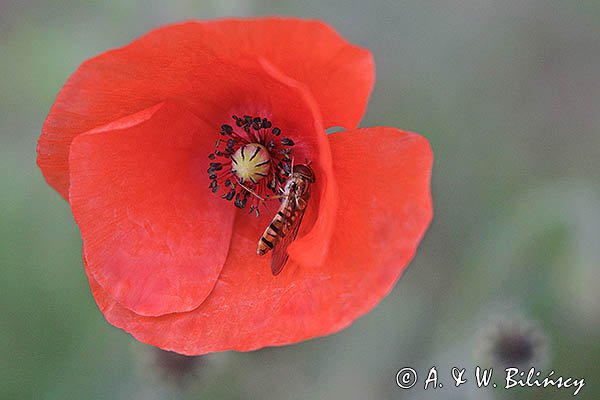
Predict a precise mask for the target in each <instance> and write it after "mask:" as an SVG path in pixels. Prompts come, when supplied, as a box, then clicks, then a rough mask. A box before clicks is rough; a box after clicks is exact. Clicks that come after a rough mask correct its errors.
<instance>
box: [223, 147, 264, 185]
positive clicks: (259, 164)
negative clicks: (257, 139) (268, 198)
mask: <svg viewBox="0 0 600 400" xmlns="http://www.w3.org/2000/svg"><path fill="white" fill-rule="evenodd" d="M231 162H232V164H233V165H232V166H231V172H233V174H234V175H235V176H237V177H238V178H239V181H240V183H244V182H247V181H250V182H252V183H253V184H255V185H256V184H257V183H258V181H259V180H261V179H262V178H266V177H267V176H269V170H270V169H271V155H270V154H269V151H268V150H267V149H266V148H265V146H263V145H261V144H258V143H250V144H245V145H243V146H241V147H240V148H239V149H237V151H236V152H235V153H234V154H233V155H232V156H231Z"/></svg>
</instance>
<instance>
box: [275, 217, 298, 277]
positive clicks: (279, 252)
mask: <svg viewBox="0 0 600 400" xmlns="http://www.w3.org/2000/svg"><path fill="white" fill-rule="evenodd" d="M296 212H298V213H299V214H300V215H298V217H296V219H295V220H294V222H293V225H292V226H291V227H290V229H289V231H288V233H287V235H285V236H284V237H283V238H282V239H281V241H279V243H277V245H275V248H274V249H273V253H271V272H272V273H273V275H278V274H279V273H280V272H281V270H282V269H283V267H284V266H285V263H286V262H287V260H288V258H289V255H288V253H287V248H288V247H289V245H290V244H291V243H292V242H293V241H294V239H296V235H298V230H299V229H300V224H301V223H302V217H304V210H298V211H296Z"/></svg>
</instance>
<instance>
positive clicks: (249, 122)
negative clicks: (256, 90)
mask: <svg viewBox="0 0 600 400" xmlns="http://www.w3.org/2000/svg"><path fill="white" fill-rule="evenodd" d="M232 118H233V120H234V122H235V124H234V126H232V125H229V124H223V125H221V129H220V136H221V138H219V139H217V141H216V143H215V151H214V152H213V153H210V154H209V155H208V158H209V160H210V163H209V167H208V170H207V172H208V176H209V179H210V181H211V182H210V185H209V187H208V188H209V189H210V190H211V191H212V192H213V193H217V192H219V190H220V189H221V190H222V191H223V192H224V193H223V194H221V198H223V199H225V200H227V201H232V200H233V203H234V205H235V206H236V207H238V208H244V207H245V206H246V203H247V202H248V199H249V198H252V199H254V200H251V203H252V204H251V206H250V212H251V213H252V212H254V213H255V214H256V215H258V214H259V210H258V206H259V199H258V198H257V197H256V196H251V192H250V191H249V190H247V189H250V190H251V191H252V192H254V193H256V194H258V195H259V196H261V197H263V198H264V197H268V194H267V193H268V192H271V193H272V194H277V192H278V190H279V188H281V187H282V185H283V184H284V183H285V181H286V179H287V177H288V176H289V175H290V173H291V164H292V148H293V146H294V144H295V143H294V141H293V140H292V139H290V138H287V137H283V138H282V137H281V133H282V132H281V129H279V128H278V127H273V124H272V123H271V121H269V120H268V119H267V118H264V117H254V116H251V115H244V116H242V117H238V116H237V115H234V116H233V117H232ZM249 144H259V145H261V146H263V147H264V149H266V151H267V152H268V156H269V158H270V161H269V162H270V164H271V168H270V171H269V174H268V176H267V177H265V178H264V179H261V180H260V181H257V182H256V183H254V182H249V181H248V182H242V181H241V180H240V179H239V177H238V176H237V175H236V173H234V172H232V156H233V155H234V154H235V153H236V151H238V149H240V148H241V147H242V146H246V145H249Z"/></svg>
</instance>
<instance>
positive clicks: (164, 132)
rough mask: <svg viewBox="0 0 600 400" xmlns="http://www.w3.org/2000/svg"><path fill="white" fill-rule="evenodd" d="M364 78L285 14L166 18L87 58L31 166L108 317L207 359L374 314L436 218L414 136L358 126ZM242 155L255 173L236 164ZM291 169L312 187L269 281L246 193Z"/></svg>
mask: <svg viewBox="0 0 600 400" xmlns="http://www.w3.org/2000/svg"><path fill="white" fill-rule="evenodd" d="M373 81H374V65H373V60H372V57H371V54H370V53H369V51H367V50H365V49H362V48H360V47H357V46H354V45H352V44H350V43H348V42H346V41H345V40H344V39H343V38H342V37H340V36H339V35H338V34H337V33H336V32H335V31H334V30H333V29H331V28H330V27H329V26H327V25H325V24H323V23H321V22H318V21H302V20H297V19H291V18H266V19H252V20H220V21H214V22H188V23H183V24H178V25H172V26H167V27H163V28H160V29H157V30H155V31H152V32H150V33H148V34H147V35H145V36H143V37H141V38H140V39H138V40H135V41H134V42H133V43H131V44H129V45H127V46H125V47H123V48H120V49H116V50H112V51H108V52H106V53H104V54H101V55H99V56H97V57H95V58H92V59H91V60H88V61H86V62H85V63H83V64H82V65H81V66H80V67H79V69H78V70H77V71H76V72H75V73H74V74H73V75H72V76H71V77H70V78H69V80H68V81H67V83H66V84H65V86H64V87H63V89H62V90H61V92H60V93H59V95H58V97H57V99H56V102H55V103H54V105H53V107H52V109H51V110H50V114H49V116H48V118H47V120H46V122H45V124H44V127H43V130H42V134H41V137H40V140H39V143H38V164H39V166H40V168H41V170H42V172H43V174H44V176H45V178H46V180H47V181H48V183H49V184H50V185H51V186H52V187H54V188H55V189H56V190H57V191H58V192H59V193H60V194H61V195H62V196H63V197H64V198H65V199H66V200H68V201H69V203H70V206H71V209H72V212H73V215H74V217H75V220H76V222H77V224H78V225H79V228H80V231H81V236H82V238H83V258H84V262H85V268H86V272H87V275H88V278H89V282H90V285H91V288H92V293H93V295H94V298H95V299H96V302H97V303H98V306H99V307H100V309H101V310H102V312H103V313H104V315H105V316H106V319H107V320H108V321H109V322H110V323H111V324H113V325H115V326H117V327H120V328H122V329H124V330H126V331H127V332H129V333H131V334H132V335H134V336H135V337H136V338H138V339H139V340H141V341H142V342H145V343H149V344H152V345H155V346H158V347H161V348H163V349H167V350H173V351H176V352H179V353H184V354H203V353H207V352H211V351H221V350H252V349H257V348H260V347H264V346H273V345H283V344H288V343H294V342H298V341H301V340H305V339H309V338H312V337H315V336H320V335H326V334H329V333H332V332H335V331H338V330H340V329H342V328H344V327H346V326H348V325H349V324H350V323H352V321H354V320H355V319H356V318H358V317H359V316H361V315H363V314H364V313H366V312H367V311H369V310H370V309H371V308H373V307H374V306H375V305H376V304H377V303H378V302H379V301H380V300H381V299H382V298H383V297H384V296H385V295H386V294H387V293H388V292H389V291H390V290H391V288H392V286H393V285H394V283H395V282H396V280H397V279H398V277H399V276H400V274H401V272H402V271H403V269H404V268H405V267H406V265H407V263H408V262H409V261H410V259H411V258H412V257H413V255H414V253H415V250H416V248H417V245H418V243H419V241H420V239H421V237H422V236H423V234H424V232H425V229H426V227H427V226H428V224H429V222H430V219H431V216H432V206H431V199H430V191H429V179H430V172H431V164H432V154H431V150H430V147H429V144H428V142H427V141H426V140H425V139H424V138H422V137H421V136H418V135H416V134H414V133H408V132H403V131H400V130H398V129H395V128H368V129H356V126H357V124H358V122H359V120H360V118H361V117H362V115H363V113H364V110H365V107H366V103H367V99H368V96H369V94H370V91H371V88H372V85H373ZM234 116H235V117H234ZM334 126H340V127H345V128H346V129H347V130H345V131H342V132H339V133H335V134H331V135H327V134H326V133H325V128H327V127H334ZM215 142H218V143H215ZM244 146H247V147H244ZM242 147H244V149H245V150H246V152H247V153H248V152H252V153H253V154H254V153H255V152H256V153H257V155H258V156H260V157H263V158H262V159H261V160H260V162H257V161H256V160H253V162H254V163H255V164H256V165H258V164H261V165H263V166H264V165H265V164H262V163H263V162H265V161H266V162H267V164H268V166H269V168H266V169H261V170H255V169H252V168H255V167H256V165H253V166H250V167H248V168H250V169H251V171H250V172H247V174H246V175H244V173H243V172H241V168H238V170H235V169H234V168H233V164H234V163H236V161H235V160H234V158H235V157H238V159H237V160H238V161H239V159H240V158H239V157H243V156H246V157H247V155H245V154H241V152H242V151H243V150H241V149H242ZM247 153H246V154H247ZM234 154H237V156H235V157H234ZM244 159H245V158H244ZM292 163H296V165H298V164H304V165H307V166H310V169H311V170H312V171H313V172H314V183H312V184H311V185H310V186H311V195H310V198H308V201H307V202H306V208H305V212H304V218H303V220H302V223H301V225H299V226H300V229H299V232H298V234H297V237H296V240H295V241H294V242H293V243H292V244H291V245H290V246H289V247H288V248H287V254H289V259H288V260H287V262H286V263H285V268H283V270H282V271H281V273H280V274H278V275H277V276H274V275H273V273H272V272H271V269H270V267H269V265H270V264H269V258H270V256H269V255H265V256H259V255H257V250H256V249H257V244H258V241H259V238H260V237H261V235H262V234H263V232H264V231H265V228H266V227H267V226H269V224H270V222H271V220H272V218H273V216H274V214H275V211H276V210H277V208H278V207H279V206H280V202H279V201H278V200H276V199H271V200H266V201H265V202H263V201H260V200H259V199H258V198H259V197H262V196H264V197H267V198H273V197H276V195H277V194H281V193H282V191H283V190H284V189H283V188H284V186H285V184H286V182H287V181H286V180H287V179H290V178H289V176H290V173H291V169H292ZM256 168H258V167H256ZM252 174H254V175H252ZM251 177H253V178H252V179H250V178H251ZM245 178H247V179H246V180H245V181H244V179H245ZM243 183H245V185H243V186H242V184H243ZM281 204H283V203H281ZM297 204H300V203H297ZM249 211H252V213H249ZM258 212H260V214H259V215H258V216H257V215H256V214H258Z"/></svg>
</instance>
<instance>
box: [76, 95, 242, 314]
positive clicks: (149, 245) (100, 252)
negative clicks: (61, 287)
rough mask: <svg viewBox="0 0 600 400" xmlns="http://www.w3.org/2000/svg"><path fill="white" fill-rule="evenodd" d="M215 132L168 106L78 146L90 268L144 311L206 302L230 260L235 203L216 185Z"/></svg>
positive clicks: (79, 196) (81, 139)
mask: <svg viewBox="0 0 600 400" xmlns="http://www.w3.org/2000/svg"><path fill="white" fill-rule="evenodd" d="M212 129H213V127H212V126H207V124H206V122H205V121H203V120H201V119H199V118H197V117H196V116H195V115H194V114H192V113H190V112H189V111H186V110H185V109H184V108H182V107H181V106H179V105H176V104H173V103H166V104H158V105H157V106H154V107H151V108H149V109H147V110H144V111H142V112H140V113H136V114H134V115H132V116H130V117H126V118H123V119H121V120H119V121H116V122H113V123H111V124H110V125H107V126H105V127H102V128H98V129H94V130H92V131H89V132H87V133H84V134H81V135H79V136H77V137H76V138H75V139H74V140H73V142H72V144H71V151H70V157H69V163H70V166H71V178H70V182H71V186H70V191H69V201H70V204H71V209H72V212H73V215H74V217H75V220H76V221H77V223H78V225H79V228H80V230H81V236H82V238H83V246H84V251H85V253H86V255H87V260H88V269H89V271H90V273H91V274H92V275H93V276H94V277H95V279H96V280H97V281H98V282H99V283H100V284H101V285H102V286H103V287H104V288H105V290H107V291H108V292H109V293H110V295H111V297H113V298H115V299H116V300H117V301H119V302H120V303H122V304H123V305H124V306H126V307H128V308H130V309H132V310H135V312H137V313H139V314H142V315H161V314H165V313H171V312H180V311H188V310H191V309H194V308H196V307H198V305H200V303H201V302H202V301H203V300H204V299H205V298H206V296H208V294H209V293H210V291H211V290H212V288H213V286H214V284H215V281H216V279H217V277H218V275H219V272H220V271H221V268H222V266H223V264H224V262H225V258H226V256H227V251H228V247H229V238H230V236H231V230H232V226H233V221H234V216H235V208H234V207H232V206H231V204H230V203H228V202H225V201H223V200H221V199H220V198H218V196H214V195H213V194H212V193H211V192H210V190H208V186H209V179H208V176H207V173H206V167H207V155H208V154H209V153H210V152H211V151H212V149H213V147H212V146H214V144H213V141H212V140H211V139H209V140H207V139H206V137H205V136H206V132H207V130H208V131H209V132H210V131H211V130H212ZM208 210H210V212H208Z"/></svg>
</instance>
